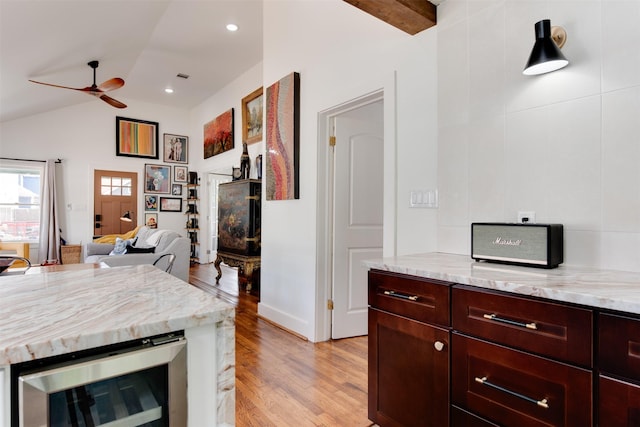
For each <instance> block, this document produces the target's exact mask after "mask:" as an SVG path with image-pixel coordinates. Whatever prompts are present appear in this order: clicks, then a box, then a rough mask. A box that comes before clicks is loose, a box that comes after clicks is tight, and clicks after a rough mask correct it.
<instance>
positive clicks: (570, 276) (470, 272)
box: [364, 253, 640, 314]
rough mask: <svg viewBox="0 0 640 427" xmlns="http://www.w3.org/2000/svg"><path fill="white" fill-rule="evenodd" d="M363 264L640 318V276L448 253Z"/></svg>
mask: <svg viewBox="0 0 640 427" xmlns="http://www.w3.org/2000/svg"><path fill="white" fill-rule="evenodd" d="M364 264H365V266H366V267H368V268H370V269H378V270H386V271H392V272H396V273H403V274H409V275H412V276H419V277H426V278H430V279H438V280H444V281H448V282H453V283H460V284H464V285H473V286H477V287H480V288H486V289H495V290H500V291H507V292H511V293H514V294H520V295H530V296H536V297H542V298H548V299H551V300H556V301H563V302H569V303H575V304H581V305H586V306H591V307H598V308H604V309H609V310H616V311H622V312H627V313H634V314H640V273H637V272H626V271H616V270H600V269H595V268H589V267H572V266H565V265H560V266H559V267H558V268H554V269H542V268H533V267H520V266H512V265H504V264H496V263H487V262H476V261H474V260H472V259H471V257H470V256H468V255H454V254H446V253H425V254H416V255H407V256H398V257H389V258H381V259H375V260H367V261H364Z"/></svg>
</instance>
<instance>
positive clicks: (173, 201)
mask: <svg viewBox="0 0 640 427" xmlns="http://www.w3.org/2000/svg"><path fill="white" fill-rule="evenodd" d="M181 211H182V198H180V197H160V212H181Z"/></svg>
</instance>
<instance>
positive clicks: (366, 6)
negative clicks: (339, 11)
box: [344, 0, 437, 35]
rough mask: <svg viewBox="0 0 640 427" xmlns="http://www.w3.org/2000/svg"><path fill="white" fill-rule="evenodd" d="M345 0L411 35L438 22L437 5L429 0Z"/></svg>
mask: <svg viewBox="0 0 640 427" xmlns="http://www.w3.org/2000/svg"><path fill="white" fill-rule="evenodd" d="M344 1H345V2H347V3H349V4H350V5H353V6H355V7H357V8H358V9H360V10H362V11H364V12H367V13H368V14H370V15H373V16H375V17H376V18H378V19H380V20H382V21H384V22H386V23H388V24H390V25H393V26H394V27H396V28H398V29H400V30H402V31H404V32H406V33H409V34H411V35H414V34H417V33H419V32H420V31H423V30H426V29H427V28H430V27H433V26H434V25H436V23H437V21H436V10H437V7H436V5H434V4H433V3H431V2H430V1H429V0H344Z"/></svg>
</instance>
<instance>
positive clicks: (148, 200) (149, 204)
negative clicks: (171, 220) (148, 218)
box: [144, 194, 158, 211]
mask: <svg viewBox="0 0 640 427" xmlns="http://www.w3.org/2000/svg"><path fill="white" fill-rule="evenodd" d="M144 210H145V211H157V210H158V196H154V195H152V194H145V195H144Z"/></svg>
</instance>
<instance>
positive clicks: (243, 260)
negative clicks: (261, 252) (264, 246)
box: [213, 252, 260, 293]
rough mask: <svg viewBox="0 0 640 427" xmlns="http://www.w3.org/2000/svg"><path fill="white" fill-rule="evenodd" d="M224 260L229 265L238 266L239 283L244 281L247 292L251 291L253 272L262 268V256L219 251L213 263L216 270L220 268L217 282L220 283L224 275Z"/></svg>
mask: <svg viewBox="0 0 640 427" xmlns="http://www.w3.org/2000/svg"><path fill="white" fill-rule="evenodd" d="M223 262H224V263H225V264H227V265H228V266H229V267H238V283H241V282H244V283H245V290H246V292H247V293H249V292H251V289H252V287H253V274H254V273H255V272H257V271H258V270H260V256H245V255H238V254H232V253H228V252H227V253H225V252H218V256H217V257H216V260H215V262H214V263H213V265H214V266H215V267H216V270H218V275H217V276H216V284H217V283H219V281H220V278H221V277H222V270H221V269H220V264H221V263H223Z"/></svg>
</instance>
